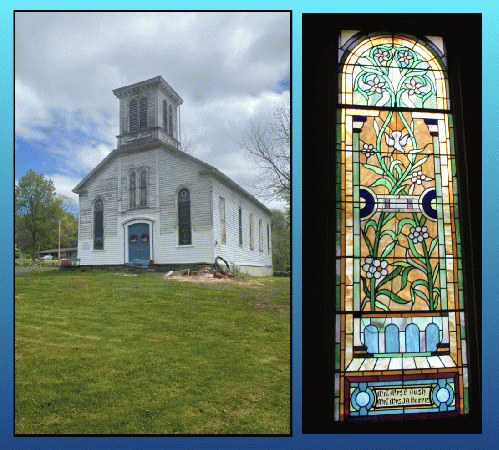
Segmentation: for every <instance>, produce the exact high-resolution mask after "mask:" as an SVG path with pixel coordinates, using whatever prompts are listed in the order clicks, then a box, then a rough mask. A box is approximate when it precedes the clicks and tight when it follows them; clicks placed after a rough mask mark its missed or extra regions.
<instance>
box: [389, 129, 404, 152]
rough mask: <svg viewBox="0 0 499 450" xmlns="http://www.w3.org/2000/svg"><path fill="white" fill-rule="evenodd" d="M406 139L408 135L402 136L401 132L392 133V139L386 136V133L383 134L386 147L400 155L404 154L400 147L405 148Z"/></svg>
mask: <svg viewBox="0 0 499 450" xmlns="http://www.w3.org/2000/svg"><path fill="white" fill-rule="evenodd" d="M408 138H409V135H408V134H406V135H404V136H402V132H401V131H394V132H393V133H392V137H390V136H388V133H385V141H386V145H388V147H393V148H394V149H395V150H397V151H399V152H401V153H405V152H404V149H403V148H402V147H405V146H406V145H407V139H408Z"/></svg>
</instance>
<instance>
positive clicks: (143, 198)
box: [140, 169, 147, 207]
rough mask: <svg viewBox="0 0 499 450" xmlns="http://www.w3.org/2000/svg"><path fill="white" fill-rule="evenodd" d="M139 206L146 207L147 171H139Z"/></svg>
mask: <svg viewBox="0 0 499 450" xmlns="http://www.w3.org/2000/svg"><path fill="white" fill-rule="evenodd" d="M140 206H141V207H145V206H147V170H146V169H142V170H141V171H140Z"/></svg>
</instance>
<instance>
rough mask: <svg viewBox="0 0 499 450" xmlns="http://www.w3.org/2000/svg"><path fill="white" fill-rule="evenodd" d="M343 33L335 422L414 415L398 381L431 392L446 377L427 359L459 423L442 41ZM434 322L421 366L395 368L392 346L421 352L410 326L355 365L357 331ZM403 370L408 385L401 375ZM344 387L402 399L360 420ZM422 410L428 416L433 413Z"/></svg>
mask: <svg viewBox="0 0 499 450" xmlns="http://www.w3.org/2000/svg"><path fill="white" fill-rule="evenodd" d="M344 33H345V34H342V35H341V36H340V40H339V42H340V46H339V56H340V69H339V70H340V78H339V80H340V81H339V104H338V111H337V118H338V127H337V130H338V135H337V150H338V152H337V161H336V163H337V171H336V174H337V175H336V180H337V191H336V192H337V206H336V208H337V209H336V211H337V224H338V226H337V230H336V233H337V239H336V249H337V250H336V251H337V255H338V258H337V261H338V265H337V268H338V276H337V290H336V292H337V296H338V298H337V306H336V312H337V315H336V320H337V322H338V323H337V327H336V329H337V330H338V332H337V335H336V339H335V345H336V354H337V355H338V358H337V359H338V360H337V362H336V372H335V382H336V385H337V386H338V389H337V390H336V392H335V405H336V406H335V420H341V421H342V420H346V419H348V418H349V417H350V416H355V415H362V414H364V415H366V416H373V415H374V416H376V417H377V416H379V415H383V414H395V415H396V414H400V415H403V414H411V413H418V412H420V411H421V402H419V401H415V400H413V399H412V400H411V396H410V395H406V394H405V391H404V390H403V388H404V386H405V380H406V379H411V380H413V381H412V382H413V383H416V381H414V380H417V383H418V385H420V386H422V389H424V390H425V391H424V392H432V390H433V389H434V383H435V381H434V380H435V378H436V377H439V375H438V374H439V369H440V368H441V367H443V366H442V365H440V363H439V362H438V361H437V360H436V359H433V357H434V356H435V355H438V356H439V357H440V358H439V360H443V361H445V368H446V370H448V373H447V374H446V381H442V383H443V384H444V385H446V386H447V387H446V389H450V390H452V392H453V393H454V395H455V398H456V401H455V402H454V403H453V404H452V405H450V406H448V410H447V411H449V412H450V411H452V412H454V414H455V413H456V412H457V413H459V414H465V413H466V412H467V411H468V392H467V390H468V367H467V361H468V358H467V356H466V354H465V353H466V348H467V346H466V339H467V333H466V330H465V328H464V316H465V312H464V298H463V273H462V260H461V259H462V255H461V236H460V228H459V222H458V218H459V213H458V196H459V192H458V184H457V178H456V155H455V152H454V140H453V117H452V110H451V104H450V101H449V95H448V90H449V87H448V75H447V56H446V54H445V43H444V42H443V40H442V38H438V37H428V38H424V39H423V38H415V37H410V36H408V35H397V34H385V33H383V34H379V33H372V34H363V33H357V34H355V32H344ZM440 317H443V318H444V321H447V320H448V323H449V326H448V327H445V330H444V331H443V339H442V342H440V340H439V331H438V326H437V325H435V324H430V325H429V326H428V328H427V329H426V333H425V335H424V336H422V337H423V338H425V339H426V353H424V356H422V357H418V358H415V359H414V361H412V360H410V359H407V358H402V357H401V352H404V349H403V348H401V345H400V344H402V345H404V346H405V352H409V353H412V352H419V351H420V348H421V347H422V345H421V346H420V342H419V331H418V327H417V326H416V325H410V326H408V327H407V329H406V331H405V339H403V340H400V338H399V328H398V327H397V326H396V325H394V324H391V325H389V326H387V327H386V329H385V354H386V355H378V356H380V357H379V358H378V360H377V361H373V362H372V364H369V365H368V366H362V364H363V361H364V360H365V358H366V357H367V352H366V351H365V350H363V346H362V344H361V338H362V336H361V325H360V323H363V321H367V320H371V321H374V320H376V321H380V322H381V321H383V320H388V319H390V320H393V321H395V320H397V321H398V322H397V323H400V324H403V323H407V322H412V323H414V324H417V323H423V322H424V321H428V320H430V321H431V320H432V319H433V318H435V319H434V320H436V318H440ZM439 320H440V319H439ZM445 323H447V322H445ZM451 324H452V325H451ZM401 329H402V328H401ZM369 342H370V341H369ZM437 344H438V345H437ZM369 345H370V346H371V347H373V346H374V344H372V343H370V344H369ZM422 355H423V354H422ZM361 367H363V368H362V369H361ZM402 369H403V374H404V377H409V378H404V377H402V376H399V374H400V373H402V372H400V371H401V370H402ZM422 369H426V371H422ZM375 370H376V371H377V372H374V371H375ZM379 370H381V371H382V372H379ZM375 375H376V376H375ZM375 378H376V381H373V380H374V379H375ZM349 379H350V380H355V382H356V383H358V384H359V385H362V384H363V383H366V386H367V389H368V390H373V391H374V390H376V389H381V390H378V391H376V392H378V394H379V393H381V392H383V395H384V396H385V397H386V396H390V395H391V394H389V391H388V389H393V392H396V390H397V389H400V391H399V392H400V396H402V397H399V398H401V399H402V400H401V403H400V404H401V405H403V406H400V407H397V406H393V407H391V408H385V406H384V403H383V404H382V402H378V401H375V402H374V403H373V404H372V405H371V406H370V409H369V408H368V410H366V411H364V412H363V413H361V412H359V411H355V408H354V407H353V406H352V405H349V400H348V399H349V398H350V394H349V392H350V391H349V389H351V385H350V382H349V381H348V380H349ZM447 383H448V384H447ZM380 386H384V387H383V388H380ZM377 398H381V395H379V397H377ZM397 401H398V400H397ZM397 401H394V403H393V405H396V404H397ZM425 402H426V403H425V412H426V413H428V414H431V413H433V412H440V411H441V409H439V405H438V404H437V403H435V402H433V401H430V400H428V401H426V400H425ZM392 417H393V416H392ZM366 418H368V417H366Z"/></svg>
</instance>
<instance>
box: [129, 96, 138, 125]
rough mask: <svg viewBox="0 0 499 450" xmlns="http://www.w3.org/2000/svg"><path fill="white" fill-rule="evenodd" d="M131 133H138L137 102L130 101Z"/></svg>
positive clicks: (134, 100)
mask: <svg viewBox="0 0 499 450" xmlns="http://www.w3.org/2000/svg"><path fill="white" fill-rule="evenodd" d="M129 129H130V132H132V131H137V100H136V99H133V100H131V101H130V126H129Z"/></svg>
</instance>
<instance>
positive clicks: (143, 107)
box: [140, 97, 147, 130]
mask: <svg viewBox="0 0 499 450" xmlns="http://www.w3.org/2000/svg"><path fill="white" fill-rule="evenodd" d="M144 128H147V97H141V98H140V129H141V130H143V129H144Z"/></svg>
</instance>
